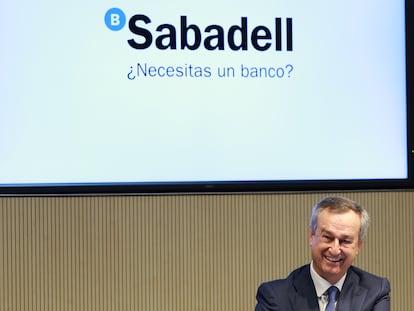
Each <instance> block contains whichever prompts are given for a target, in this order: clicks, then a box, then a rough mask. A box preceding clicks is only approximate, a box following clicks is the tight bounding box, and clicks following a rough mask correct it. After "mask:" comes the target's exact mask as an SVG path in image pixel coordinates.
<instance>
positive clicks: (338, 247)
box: [309, 209, 362, 284]
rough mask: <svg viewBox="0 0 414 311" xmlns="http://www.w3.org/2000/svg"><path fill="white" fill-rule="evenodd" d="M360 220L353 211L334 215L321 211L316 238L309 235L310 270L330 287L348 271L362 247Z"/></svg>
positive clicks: (325, 210)
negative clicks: (359, 236)
mask: <svg viewBox="0 0 414 311" xmlns="http://www.w3.org/2000/svg"><path fill="white" fill-rule="evenodd" d="M360 227H361V222H360V216H359V215H358V214H357V213H356V212H354V211H353V210H348V211H346V212H341V213H334V212H331V211H330V210H329V209H324V210H322V211H321V213H320V214H319V217H318V221H317V227H316V232H315V234H312V232H310V233H309V242H310V245H311V250H312V260H313V268H314V269H315V271H316V272H317V273H318V274H319V275H320V276H321V277H323V278H324V279H325V280H327V281H328V282H330V283H331V284H335V283H336V282H338V281H339V280H340V279H341V277H342V276H344V275H345V273H346V272H347V271H348V268H349V267H350V266H351V264H352V262H353V261H354V259H355V257H356V256H357V255H358V252H359V250H360V249H361V247H362V241H359V239H358V234H359V230H360Z"/></svg>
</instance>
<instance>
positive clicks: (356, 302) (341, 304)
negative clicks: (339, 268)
mask: <svg viewBox="0 0 414 311" xmlns="http://www.w3.org/2000/svg"><path fill="white" fill-rule="evenodd" d="M366 295H367V290H366V289H365V288H363V287H360V286H359V277H358V275H357V274H356V273H355V272H354V271H353V270H352V268H350V269H349V270H348V274H347V276H346V279H345V282H344V285H343V287H342V290H341V294H340V296H339V301H338V311H349V310H361V307H362V304H363V302H364V300H365V297H366Z"/></svg>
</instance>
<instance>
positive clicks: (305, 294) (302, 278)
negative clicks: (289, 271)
mask: <svg viewBox="0 0 414 311" xmlns="http://www.w3.org/2000/svg"><path fill="white" fill-rule="evenodd" d="M293 286H294V287H295V289H296V291H295V292H293V293H291V294H290V301H291V305H292V310H306V311H319V304H318V298H317V296H316V291H315V287H314V286H313V281H312V278H311V276H310V266H309V265H307V266H305V268H304V269H303V270H302V271H301V272H300V273H298V274H297V276H296V278H295V279H294V281H293Z"/></svg>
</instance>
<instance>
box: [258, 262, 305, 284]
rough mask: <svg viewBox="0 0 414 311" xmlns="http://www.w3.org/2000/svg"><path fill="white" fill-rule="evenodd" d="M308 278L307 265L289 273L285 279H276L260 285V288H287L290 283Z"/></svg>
mask: <svg viewBox="0 0 414 311" xmlns="http://www.w3.org/2000/svg"><path fill="white" fill-rule="evenodd" d="M308 274H309V276H310V272H309V264H307V265H304V266H301V267H299V268H296V269H295V270H293V271H292V272H290V273H289V275H288V276H287V277H286V278H281V279H276V280H271V281H267V282H264V283H262V284H261V287H262V288H263V287H264V288H269V287H270V288H289V287H290V286H291V285H292V283H293V282H294V281H295V280H296V279H298V278H301V277H303V276H304V275H308Z"/></svg>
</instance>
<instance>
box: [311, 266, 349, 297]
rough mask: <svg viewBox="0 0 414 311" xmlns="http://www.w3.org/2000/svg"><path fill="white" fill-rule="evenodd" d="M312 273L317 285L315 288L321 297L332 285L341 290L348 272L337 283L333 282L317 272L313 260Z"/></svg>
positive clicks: (314, 282) (314, 283)
mask: <svg viewBox="0 0 414 311" xmlns="http://www.w3.org/2000/svg"><path fill="white" fill-rule="evenodd" d="M310 274H311V278H312V281H313V285H315V290H316V294H317V295H318V297H321V296H322V295H323V294H324V293H325V292H326V291H327V290H328V288H329V287H331V286H332V285H334V286H336V287H337V288H338V289H339V291H341V290H342V286H343V285H344V282H345V278H346V275H347V273H345V275H344V276H343V277H342V278H341V279H340V280H339V281H338V282H337V283H335V284H331V283H329V282H328V281H327V280H325V279H324V278H323V277H321V276H320V275H319V274H317V273H316V271H315V270H314V269H313V261H311V263H310Z"/></svg>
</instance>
